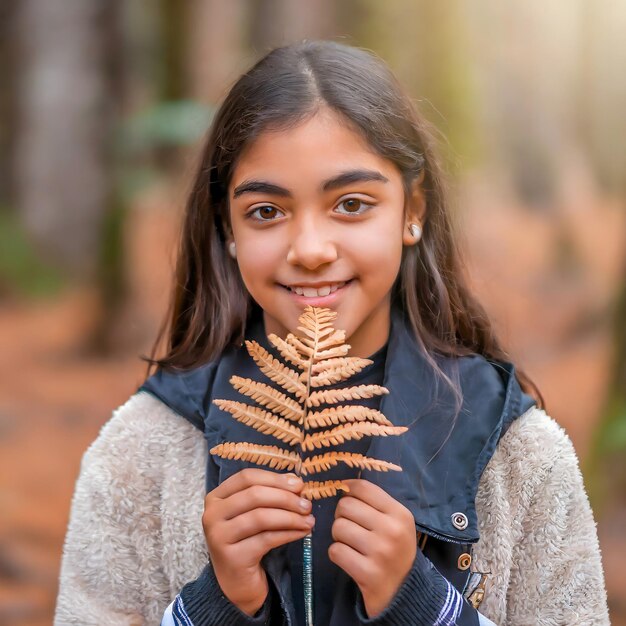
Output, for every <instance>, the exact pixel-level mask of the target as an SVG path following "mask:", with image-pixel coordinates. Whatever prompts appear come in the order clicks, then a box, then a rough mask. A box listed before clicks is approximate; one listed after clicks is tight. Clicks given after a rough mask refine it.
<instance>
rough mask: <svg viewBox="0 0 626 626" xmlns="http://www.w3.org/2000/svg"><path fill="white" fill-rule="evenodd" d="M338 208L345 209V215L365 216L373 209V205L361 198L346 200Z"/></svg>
mask: <svg viewBox="0 0 626 626" xmlns="http://www.w3.org/2000/svg"><path fill="white" fill-rule="evenodd" d="M337 206H338V207H343V209H344V211H343V214H344V215H363V213H365V212H366V211H369V210H370V209H371V208H373V205H372V204H368V203H367V202H364V201H363V200H361V199H360V198H346V199H345V200H342V201H341V202H340V203H339V204H338V205H337Z"/></svg>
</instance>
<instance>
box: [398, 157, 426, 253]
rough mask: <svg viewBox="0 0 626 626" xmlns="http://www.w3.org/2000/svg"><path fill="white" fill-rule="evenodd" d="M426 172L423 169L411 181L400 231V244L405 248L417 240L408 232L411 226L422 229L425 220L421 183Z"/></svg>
mask: <svg viewBox="0 0 626 626" xmlns="http://www.w3.org/2000/svg"><path fill="white" fill-rule="evenodd" d="M425 174H426V172H425V170H424V169H422V171H421V172H420V173H419V176H417V178H415V179H413V181H411V191H410V193H409V195H408V197H407V199H406V205H405V216H406V217H405V220H404V228H403V229H402V242H403V243H404V245H406V246H412V245H414V244H416V243H417V242H418V240H419V238H416V237H415V236H414V235H413V234H412V233H411V231H410V226H411V224H417V225H418V226H419V227H420V228H422V229H423V228H424V221H425V219H426V196H425V194H424V189H423V188H422V183H423V182H424V176H425Z"/></svg>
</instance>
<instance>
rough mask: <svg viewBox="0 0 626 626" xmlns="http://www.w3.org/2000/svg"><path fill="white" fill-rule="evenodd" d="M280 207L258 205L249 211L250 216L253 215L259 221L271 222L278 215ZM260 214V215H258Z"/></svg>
mask: <svg viewBox="0 0 626 626" xmlns="http://www.w3.org/2000/svg"><path fill="white" fill-rule="evenodd" d="M277 212H278V209H277V208H276V207H273V206H269V205H265V206H260V207H257V208H256V209H253V210H252V211H250V213H248V217H252V218H253V219H255V220H257V221H258V222H269V221H270V220H271V219H273V218H274V217H276V214H277ZM256 215H258V217H256Z"/></svg>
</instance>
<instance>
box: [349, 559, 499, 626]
mask: <svg viewBox="0 0 626 626" xmlns="http://www.w3.org/2000/svg"><path fill="white" fill-rule="evenodd" d="M354 608H355V613H356V618H355V623H356V624H359V626H409V625H411V626H446V625H448V624H458V626H495V625H494V624H493V622H491V621H489V620H487V619H486V618H485V617H484V616H482V615H480V614H479V613H478V611H476V609H474V608H473V607H472V606H471V605H470V604H468V602H467V601H466V600H465V598H464V597H463V596H462V595H461V594H460V593H459V592H458V591H457V590H456V589H455V588H454V586H453V585H452V584H451V583H450V582H449V581H448V580H447V579H446V578H445V577H444V576H442V575H441V574H440V573H439V572H438V571H437V569H436V568H435V567H434V565H433V564H432V563H431V562H430V560H429V559H428V558H427V557H426V556H425V555H424V554H423V553H422V551H421V550H419V549H418V550H417V553H416V555H415V561H414V562H413V566H412V568H411V570H410V571H409V573H408V575H407V577H406V578H405V580H404V581H403V583H402V585H401V586H400V589H399V590H398V592H397V593H396V595H395V596H394V598H393V599H392V601H391V602H390V604H389V605H388V606H387V607H385V609H384V610H383V611H382V612H380V613H379V614H378V615H375V616H374V617H372V618H370V617H368V615H367V612H366V610H365V604H364V601H363V596H362V594H361V593H360V591H358V592H357V596H356V606H355V607H354Z"/></svg>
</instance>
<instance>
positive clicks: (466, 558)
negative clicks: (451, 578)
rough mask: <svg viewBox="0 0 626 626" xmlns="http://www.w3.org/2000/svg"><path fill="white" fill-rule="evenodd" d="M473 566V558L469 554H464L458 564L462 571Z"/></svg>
mask: <svg viewBox="0 0 626 626" xmlns="http://www.w3.org/2000/svg"><path fill="white" fill-rule="evenodd" d="M471 564H472V556H471V555H470V554H468V553H467V552H464V553H463V554H462V555H461V556H460V557H459V560H458V562H457V565H458V566H459V569H460V570H466V569H469V566H470V565H471Z"/></svg>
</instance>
